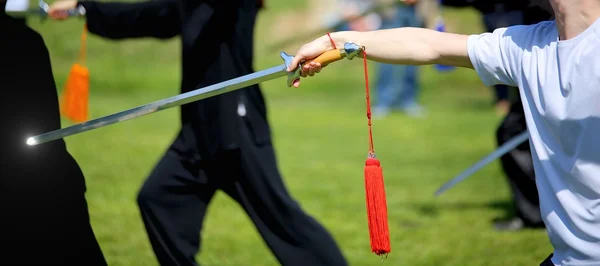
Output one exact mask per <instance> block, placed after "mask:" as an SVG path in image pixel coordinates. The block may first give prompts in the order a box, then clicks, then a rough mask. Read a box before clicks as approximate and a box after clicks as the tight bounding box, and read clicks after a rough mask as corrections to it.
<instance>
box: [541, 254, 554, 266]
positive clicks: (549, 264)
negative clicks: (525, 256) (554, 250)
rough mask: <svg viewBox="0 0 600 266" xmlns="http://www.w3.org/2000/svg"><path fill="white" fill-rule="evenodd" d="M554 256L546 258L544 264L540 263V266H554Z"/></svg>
mask: <svg viewBox="0 0 600 266" xmlns="http://www.w3.org/2000/svg"><path fill="white" fill-rule="evenodd" d="M552 256H554V254H550V256H548V258H546V259H545V260H544V261H543V262H542V263H540V266H554V263H553V262H552Z"/></svg>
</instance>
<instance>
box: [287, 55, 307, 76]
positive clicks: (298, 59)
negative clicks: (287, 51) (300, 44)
mask: <svg viewBox="0 0 600 266" xmlns="http://www.w3.org/2000/svg"><path fill="white" fill-rule="evenodd" d="M304 58H305V57H304V56H302V54H297V55H295V56H294V59H292V62H291V63H290V65H289V66H288V69H287V71H288V72H291V71H294V70H296V68H298V66H299V65H300V62H302V60H304Z"/></svg>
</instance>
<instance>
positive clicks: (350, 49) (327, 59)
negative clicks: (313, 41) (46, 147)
mask: <svg viewBox="0 0 600 266" xmlns="http://www.w3.org/2000/svg"><path fill="white" fill-rule="evenodd" d="M362 50H363V47H360V46H358V45H356V44H354V43H346V44H345V45H344V48H342V49H337V50H330V51H327V52H325V53H323V54H321V55H319V56H318V57H316V58H314V59H311V60H310V61H311V62H318V63H320V64H321V65H322V66H326V65H327V64H329V63H333V62H335V61H338V60H340V59H342V58H348V59H350V60H352V58H354V57H356V55H358V54H359V53H360V52H361V51H362ZM281 58H282V59H283V61H284V64H282V65H279V66H275V67H272V68H269V69H265V70H262V71H259V72H255V73H251V74H248V75H245V76H241V77H238V78H234V79H230V80H227V81H223V82H220V83H217V84H214V85H210V86H207V87H203V88H199V89H196V90H193V91H189V92H186V93H183V94H179V95H176V96H173V97H170V98H166V99H163V100H159V101H156V102H152V103H148V104H145V105H142V106H139V107H135V108H132V109H129V110H125V111H122V112H119V113H115V114H112V115H108V116H104V117H100V118H97V119H94V120H91V121H88V122H83V123H80V124H77V125H73V126H70V127H67V128H63V129H58V130H54V131H50V132H48V133H45V134H41V135H38V136H34V137H30V138H28V139H27V141H26V143H27V145H30V146H33V145H38V144H42V143H45V142H49V141H53V140H56V139H60V138H64V137H67V136H72V135H75V134H79V133H82V132H85V131H89V130H93V129H97V128H100V127H104V126H108V125H111V124H115V123H119V122H122V121H125V120H130V119H133V118H137V117H140V116H143V115H148V114H152V113H156V112H158V111H162V110H166V109H169V108H173V107H176V106H180V105H184V104H187V103H191V102H194V101H198V100H202V99H206V98H209V97H213V96H217V95H220V94H223V93H227V92H231V91H234V90H238V89H242V88H245V87H248V86H251V85H254V84H258V83H261V82H264V81H268V80H272V79H276V78H280V77H283V76H287V86H288V87H291V86H292V85H293V83H294V81H295V80H297V79H299V78H300V71H301V69H302V65H303V64H305V62H302V63H300V66H299V67H298V68H296V70H295V71H293V72H288V71H287V67H288V66H290V64H291V63H292V59H293V58H294V57H293V56H291V55H288V54H286V53H284V52H281Z"/></svg>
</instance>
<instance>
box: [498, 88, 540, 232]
mask: <svg viewBox="0 0 600 266" xmlns="http://www.w3.org/2000/svg"><path fill="white" fill-rule="evenodd" d="M525 130H527V123H526V121H525V113H524V109H523V104H522V103H521V101H520V100H518V101H516V102H514V103H513V104H512V106H511V108H510V111H509V113H508V115H507V116H506V117H505V118H504V120H503V121H502V124H501V125H500V127H499V128H498V130H497V132H496V139H497V143H498V146H500V145H502V144H504V143H506V142H507V141H509V140H510V139H512V138H513V137H515V136H517V135H518V134H520V133H522V132H524V131H525ZM500 161H501V165H502V169H503V170H504V173H505V175H506V177H507V179H508V182H509V185H510V188H511V191H512V197H513V204H514V207H515V210H516V215H517V217H519V218H521V219H523V220H524V222H525V223H526V225H528V226H543V220H542V217H541V213H540V206H539V205H540V202H539V198H538V192H537V187H536V183H535V172H534V170H533V159H532V157H531V148H530V146H529V141H525V142H524V143H523V144H521V145H519V146H518V147H517V148H516V149H514V150H512V151H510V152H509V153H507V154H505V155H503V156H502V157H501V158H500Z"/></svg>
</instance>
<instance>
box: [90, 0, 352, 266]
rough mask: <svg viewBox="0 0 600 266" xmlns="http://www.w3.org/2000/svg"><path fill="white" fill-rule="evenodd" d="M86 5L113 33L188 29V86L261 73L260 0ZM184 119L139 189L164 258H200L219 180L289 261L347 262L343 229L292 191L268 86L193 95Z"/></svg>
mask: <svg viewBox="0 0 600 266" xmlns="http://www.w3.org/2000/svg"><path fill="white" fill-rule="evenodd" d="M79 4H80V5H81V6H83V7H84V8H85V9H86V17H87V25H88V29H89V31H90V32H91V33H93V34H96V35H99V36H102V37H105V38H109V39H114V40H121V39H130V38H142V37H153V38H158V39H167V38H172V37H175V36H180V37H181V45H182V55H181V59H182V68H181V69H182V72H183V73H182V82H181V92H182V93H184V92H187V91H190V90H194V89H197V88H199V87H203V86H208V85H212V84H215V83H218V82H221V81H225V80H229V79H232V78H236V77H239V76H242V75H246V74H249V73H252V72H254V70H253V66H252V65H253V41H254V38H253V36H254V24H255V21H256V16H257V13H258V11H259V9H260V4H257V1H256V0H213V1H201V0H156V1H146V2H139V3H115V2H112V3H110V2H108V3H106V2H105V3H102V2H92V1H81V2H79ZM148 56H152V55H151V54H149V55H148ZM274 56H278V55H276V54H274ZM282 82H284V81H282ZM282 86H283V83H282ZM181 123H182V128H181V131H180V132H179V134H178V135H177V137H176V138H175V140H174V142H173V144H172V145H171V146H170V147H169V148H168V149H167V151H166V153H165V154H164V157H163V158H162V159H161V160H160V162H159V163H158V164H157V166H156V167H155V168H154V170H153V172H152V173H151V175H150V176H149V177H148V179H147V180H146V182H145V184H144V185H143V187H142V189H141V191H140V193H139V195H138V204H139V207H140V210H141V213H142V217H143V220H144V223H145V225H146V230H147V232H148V235H149V238H150V241H151V244H152V247H153V249H154V252H155V254H156V256H157V259H158V261H159V262H160V263H161V264H162V265H197V264H196V262H195V259H194V257H195V255H196V253H197V252H198V251H199V248H200V238H199V237H198V235H199V233H200V231H201V229H202V224H203V220H204V215H205V213H206V210H207V208H208V205H209V203H210V201H211V199H212V197H213V195H214V193H215V192H216V191H217V189H220V190H222V191H224V192H225V193H227V194H228V195H229V196H230V197H232V198H233V199H235V200H236V201H237V202H238V203H239V204H241V206H243V208H244V210H245V211H246V212H247V214H248V215H249V216H250V218H251V219H252V221H253V222H254V225H255V226H256V228H257V229H258V231H259V232H260V234H261V235H262V237H263V239H264V240H265V241H266V243H267V245H268V246H269V247H270V248H271V250H272V251H273V253H274V255H275V256H276V257H277V259H278V260H279V261H280V262H281V263H282V264H283V265H303V266H305V265H346V262H345V259H344V258H343V256H342V253H341V251H340V250H339V249H338V247H337V245H336V243H335V242H334V240H333V238H332V237H331V236H330V235H329V234H328V233H327V231H326V230H325V229H324V228H323V227H322V226H321V225H319V223H317V222H316V221H315V220H314V219H313V218H311V217H310V216H309V215H307V214H306V213H305V212H304V211H303V210H302V208H301V207H300V205H299V204H298V203H297V202H296V201H295V200H294V199H293V198H292V197H291V196H290V195H289V194H288V192H287V191H286V188H285V186H284V183H283V181H282V178H281V176H280V173H279V171H278V168H277V162H276V158H275V154H274V150H273V146H272V143H271V133H270V128H269V124H268V121H267V110H266V107H265V103H264V99H263V96H262V94H261V91H260V89H259V86H258V85H253V86H250V87H248V88H244V89H242V90H238V91H234V92H230V93H227V94H224V95H220V96H216V97H212V98H209V99H205V100H201V101H198V102H194V103H190V104H186V105H184V106H182V107H181ZM223 226H227V225H223ZM231 230H235V229H234V228H231ZM250 248H251V247H250Z"/></svg>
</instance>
